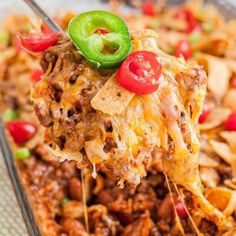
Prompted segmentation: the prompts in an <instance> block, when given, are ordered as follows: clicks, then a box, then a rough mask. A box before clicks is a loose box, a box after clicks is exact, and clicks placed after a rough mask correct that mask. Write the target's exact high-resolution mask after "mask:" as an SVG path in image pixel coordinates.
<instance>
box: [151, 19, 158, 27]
mask: <svg viewBox="0 0 236 236" xmlns="http://www.w3.org/2000/svg"><path fill="white" fill-rule="evenodd" d="M159 27H160V22H159V21H158V20H152V21H151V23H150V28H151V29H158V28H159Z"/></svg>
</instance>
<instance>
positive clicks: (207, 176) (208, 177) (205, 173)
mask: <svg viewBox="0 0 236 236" xmlns="http://www.w3.org/2000/svg"><path fill="white" fill-rule="evenodd" d="M199 174H200V178H201V180H202V182H203V183H204V184H205V185H206V186H207V187H209V188H215V187H216V186H217V185H218V183H219V181H220V177H219V175H218V173H217V171H216V170H215V169H214V168H208V167H200V168H199Z"/></svg>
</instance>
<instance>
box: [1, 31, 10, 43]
mask: <svg viewBox="0 0 236 236" xmlns="http://www.w3.org/2000/svg"><path fill="white" fill-rule="evenodd" d="M9 41H10V36H9V34H8V33H7V32H4V31H3V32H0V44H8V43H9Z"/></svg>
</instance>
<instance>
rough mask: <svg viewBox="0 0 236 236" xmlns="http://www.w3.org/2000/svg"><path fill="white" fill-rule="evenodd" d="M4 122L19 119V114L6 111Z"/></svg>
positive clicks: (9, 110) (10, 110)
mask: <svg viewBox="0 0 236 236" xmlns="http://www.w3.org/2000/svg"><path fill="white" fill-rule="evenodd" d="M2 118H3V120H4V121H9V120H16V119H19V114H18V113H17V112H15V111H13V110H12V109H6V110H5V111H4V113H3V116H2Z"/></svg>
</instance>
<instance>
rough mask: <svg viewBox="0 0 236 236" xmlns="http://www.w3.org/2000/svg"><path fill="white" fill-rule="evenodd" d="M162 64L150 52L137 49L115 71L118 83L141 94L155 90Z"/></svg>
mask: <svg viewBox="0 0 236 236" xmlns="http://www.w3.org/2000/svg"><path fill="white" fill-rule="evenodd" d="M161 70H162V65H161V64H160V63H159V62H158V61H157V55H156V54H155V53H152V52H147V51H138V52H134V53H132V54H130V55H129V56H128V57H127V58H126V60H125V61H124V62H123V63H122V65H121V67H120V68H119V70H118V72H117V81H118V83H119V84H120V85H121V86H122V87H124V88H125V89H127V90H129V91H130V92H133V93H136V94H139V95H143V94H148V93H152V92H154V91H156V90H157V89H158V86H159V77H160V75H161Z"/></svg>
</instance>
